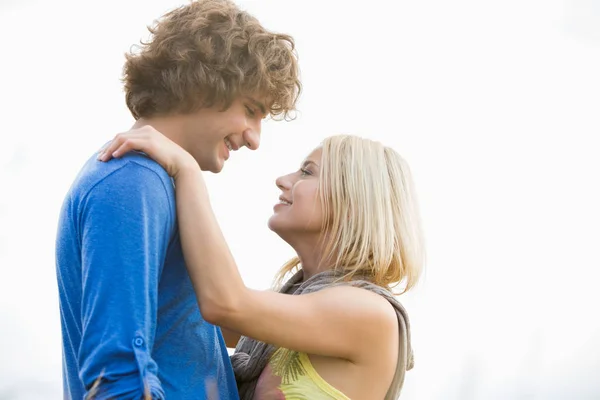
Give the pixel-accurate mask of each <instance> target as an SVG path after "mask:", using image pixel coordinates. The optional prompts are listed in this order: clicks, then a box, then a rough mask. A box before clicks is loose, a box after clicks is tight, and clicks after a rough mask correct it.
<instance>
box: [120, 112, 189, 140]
mask: <svg viewBox="0 0 600 400" xmlns="http://www.w3.org/2000/svg"><path fill="white" fill-rule="evenodd" d="M145 125H150V126H151V127H153V128H154V129H156V130H157V131H159V132H160V133H162V134H163V135H165V136H166V137H168V138H169V139H171V140H172V141H173V142H175V143H177V144H178V145H180V146H183V145H184V143H183V129H182V124H181V122H180V121H178V120H177V119H175V118H171V117H154V118H140V119H138V120H137V121H135V123H134V124H133V126H132V129H137V128H141V127H142V126H145Z"/></svg>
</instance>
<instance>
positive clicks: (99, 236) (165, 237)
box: [77, 161, 175, 399]
mask: <svg viewBox="0 0 600 400" xmlns="http://www.w3.org/2000/svg"><path fill="white" fill-rule="evenodd" d="M167 189H168V188H167V186H166V185H165V181H164V180H163V179H161V177H160V176H159V175H158V174H157V172H155V171H153V170H152V169H150V168H148V167H146V166H143V165H140V164H137V163H136V162H134V161H125V162H124V164H123V166H122V167H120V168H119V169H117V170H115V171H113V172H112V173H111V174H109V175H108V176H106V177H105V178H104V179H102V180H101V181H99V182H98V183H97V184H96V185H95V186H94V187H93V188H91V189H90V190H89V192H88V193H87V194H86V195H85V196H84V197H83V198H82V201H81V202H80V208H79V210H78V212H77V215H78V216H79V224H78V225H79V232H80V234H79V237H80V240H81V250H82V252H81V255H82V260H81V261H82V296H81V298H82V304H81V320H82V332H81V336H82V340H81V347H80V348H79V349H78V360H79V366H80V379H81V380H82V382H83V385H84V387H85V388H86V391H88V395H89V391H90V390H93V391H94V395H93V397H94V398H95V399H141V398H143V396H144V393H147V394H150V395H151V398H152V399H163V398H164V391H163V389H162V387H161V383H160V381H159V379H158V366H157V364H156V362H155V361H154V360H153V359H152V353H151V351H152V347H153V344H154V335H155V330H156V320H157V304H158V282H159V278H160V275H161V271H162V267H163V263H164V260H165V257H166V252H167V248H168V245H169V240H170V238H171V235H172V231H173V229H174V228H173V227H174V225H175V221H174V220H175V214H174V205H173V204H171V203H172V200H173V199H172V197H171V196H169V191H168V190H167ZM170 189H171V190H172V188H170ZM86 398H87V396H86Z"/></svg>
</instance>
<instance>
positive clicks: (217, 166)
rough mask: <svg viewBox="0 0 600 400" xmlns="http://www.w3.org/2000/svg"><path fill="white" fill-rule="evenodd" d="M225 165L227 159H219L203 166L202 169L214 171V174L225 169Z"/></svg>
mask: <svg viewBox="0 0 600 400" xmlns="http://www.w3.org/2000/svg"><path fill="white" fill-rule="evenodd" d="M224 165H225V161H223V160H221V159H218V160H215V162H213V163H210V164H208V165H204V166H201V169H202V171H206V172H212V173H213V174H218V173H219V172H221V171H222V170H223V166H224Z"/></svg>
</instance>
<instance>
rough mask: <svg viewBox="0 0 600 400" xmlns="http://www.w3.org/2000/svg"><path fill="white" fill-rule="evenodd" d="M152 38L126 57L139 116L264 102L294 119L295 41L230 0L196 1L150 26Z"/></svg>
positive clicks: (128, 88)
mask: <svg viewBox="0 0 600 400" xmlns="http://www.w3.org/2000/svg"><path fill="white" fill-rule="evenodd" d="M148 30H149V31H150V33H151V39H150V40H149V41H148V42H143V41H142V42H141V46H139V47H138V48H139V51H138V52H136V53H134V52H130V53H128V54H126V55H125V57H126V62H125V66H124V68H123V82H124V86H125V94H126V102H127V107H129V110H130V111H131V113H132V114H133V116H134V118H135V119H139V118H142V117H146V118H148V117H152V116H156V115H166V114H170V113H189V112H193V111H196V110H198V109H200V108H203V107H212V106H214V105H217V106H222V107H223V109H226V108H228V107H229V106H230V105H231V103H232V102H233V101H234V100H235V99H236V97H238V96H240V95H250V96H253V97H255V98H256V97H258V98H257V100H260V101H263V102H265V106H266V108H267V112H268V114H270V115H271V116H272V117H277V116H280V117H281V118H287V117H289V116H290V112H291V111H294V110H295V104H296V101H297V99H298V96H299V94H300V91H301V84H300V80H299V71H298V62H297V55H296V51H295V47H294V40H293V38H292V37H291V36H289V35H285V34H278V33H272V32H269V31H267V30H266V29H265V28H264V27H263V26H262V25H261V24H260V23H259V22H258V20H257V19H256V18H254V17H253V16H252V15H250V14H248V13H247V12H245V11H242V10H240V9H239V8H238V7H237V6H236V5H235V4H234V3H233V2H231V1H229V0H193V1H191V2H190V4H187V5H185V6H182V7H179V8H177V9H175V10H173V11H170V12H168V13H166V14H165V15H163V16H162V17H161V18H160V19H159V20H158V21H156V22H155V24H154V26H150V27H148Z"/></svg>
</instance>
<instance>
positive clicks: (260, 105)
mask: <svg viewBox="0 0 600 400" xmlns="http://www.w3.org/2000/svg"><path fill="white" fill-rule="evenodd" d="M246 99H248V101H249V102H250V103H252V104H254V105H255V106H256V107H258V108H259V110H260V112H261V113H262V114H263V115H267V108H266V107H265V105H264V104H263V103H261V102H260V101H258V100H256V99H253V98H252V97H249V96H246Z"/></svg>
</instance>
